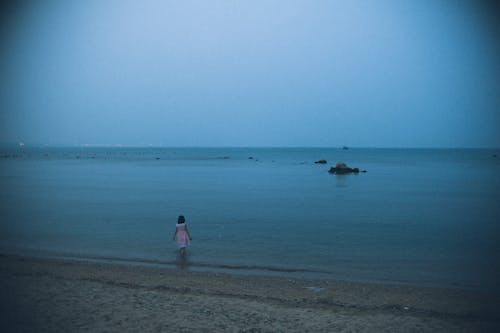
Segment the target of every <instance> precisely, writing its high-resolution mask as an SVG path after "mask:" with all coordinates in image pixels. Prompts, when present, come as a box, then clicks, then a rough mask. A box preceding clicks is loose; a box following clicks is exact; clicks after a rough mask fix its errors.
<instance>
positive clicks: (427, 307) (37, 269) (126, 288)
mask: <svg viewBox="0 0 500 333" xmlns="http://www.w3.org/2000/svg"><path fill="white" fill-rule="evenodd" d="M0 278H1V283H0V286H1V289H2V290H1V299H2V301H1V309H0V310H1V311H0V313H1V327H0V330H1V331H2V332H17V331H21V332H83V331H86V332H88V331H90V332H224V331H225V332H338V331H361V332H382V331H383V332H490V331H491V332H493V331H498V330H499V329H500V319H499V317H498V310H497V306H498V305H499V303H500V302H498V301H497V298H496V297H495V296H494V295H489V294H483V293H479V292H476V291H464V290H454V289H442V288H422V287H412V286H406V285H381V284H368V283H357V282H347V281H330V280H302V279H287V278H277V277H262V276H240V275H230V274H222V273H213V272H189V271H185V270H180V269H167V268H153V267H143V266H130V265H117V264H102V263H92V262H84V261H77V260H66V259H65V260H61V259H42V258H31V257H18V256H0Z"/></svg>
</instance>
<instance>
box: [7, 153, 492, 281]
mask: <svg viewBox="0 0 500 333" xmlns="http://www.w3.org/2000/svg"><path fill="white" fill-rule="evenodd" d="M494 155H497V156H499V155H500V153H499V152H498V151H495V150H459V149H454V150H442V149H440V150H425V149H407V150H405V149H349V150H342V149H250V148H248V149H236V148H234V149H227V148H226V149H224V148H221V149H203V148H199V149H196V148H191V149H181V148H179V149H174V148H169V149H166V148H165V149H164V148H24V149H19V148H17V149H3V150H2V152H1V157H0V168H1V169H0V170H1V175H0V179H1V184H2V186H1V193H0V196H1V208H0V209H1V210H0V218H1V224H0V231H1V236H0V250H1V251H2V252H3V253H31V254H33V253H39V254H51V255H64V256H80V257H97V258H102V257H113V258H119V259H121V260H137V261H138V262H150V263H158V264H162V263H172V262H175V260H176V256H177V252H176V248H175V244H174V243H173V241H172V234H173V230H174V225H175V221H176V218H177V216H178V215H179V214H184V215H185V216H186V218H187V223H188V224H189V227H190V229H191V232H192V234H193V238H194V240H193V243H192V245H193V246H192V248H191V249H190V254H189V257H188V263H189V264H190V265H192V266H190V267H193V268H202V269H203V268H208V269H215V268H217V267H219V268H224V269H229V270H233V271H238V272H245V273H251V272H252V271H258V272H259V273H262V272H264V273H265V272H272V273H274V274H280V275H294V276H297V275H299V276H305V277H320V278H336V279H339V278H340V279H349V280H361V281H377V282H388V283H411V284H417V285H439V286H448V287H459V288H482V289H491V288H495V287H496V281H497V280H498V279H499V278H500V264H499V262H498V260H497V258H499V257H500V242H499V241H500V226H499V221H500V208H499V207H500V157H494ZM319 159H326V160H328V164H326V165H318V164H315V163H314V161H316V160H319ZM341 161H342V162H346V163H347V164H349V165H351V166H354V167H359V168H360V169H366V170H367V171H368V172H367V173H360V174H358V175H344V176H336V175H331V174H329V173H328V172H327V171H328V168H329V167H330V166H332V165H335V163H337V162H341Z"/></svg>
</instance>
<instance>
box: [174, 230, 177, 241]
mask: <svg viewBox="0 0 500 333" xmlns="http://www.w3.org/2000/svg"><path fill="white" fill-rule="evenodd" d="M175 236H177V228H175V232H174V240H175Z"/></svg>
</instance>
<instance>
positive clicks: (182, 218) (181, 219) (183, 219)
mask: <svg viewBox="0 0 500 333" xmlns="http://www.w3.org/2000/svg"><path fill="white" fill-rule="evenodd" d="M184 222H186V218H185V217H184V215H179V217H178V218H177V223H179V224H182V223H184Z"/></svg>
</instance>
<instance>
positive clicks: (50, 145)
mask: <svg viewBox="0 0 500 333" xmlns="http://www.w3.org/2000/svg"><path fill="white" fill-rule="evenodd" d="M9 146H10V147H17V148H21V149H22V148H30V147H32V148H70V147H71V148H168V149H172V148H184V149H188V148H193V149H207V148H212V149H217V148H225V149H227V148H234V149H257V148H260V149H262V148H269V149H273V148H274V149H344V150H349V149H492V150H493V149H500V147H490V146H468V147H466V146H348V145H331V146H325V145H309V146H305V145H302V146H299V145H297V146H291V145H262V146H250V145H226V146H220V145H206V146H202V145H200V146H195V145H181V146H179V145H163V144H121V143H95V144H93V143H83V144H82V143H27V144H26V143H23V142H18V143H14V142H0V147H9Z"/></svg>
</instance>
